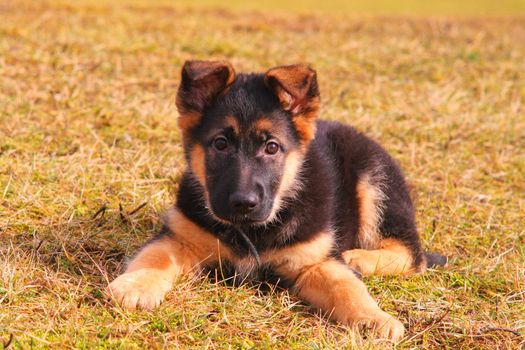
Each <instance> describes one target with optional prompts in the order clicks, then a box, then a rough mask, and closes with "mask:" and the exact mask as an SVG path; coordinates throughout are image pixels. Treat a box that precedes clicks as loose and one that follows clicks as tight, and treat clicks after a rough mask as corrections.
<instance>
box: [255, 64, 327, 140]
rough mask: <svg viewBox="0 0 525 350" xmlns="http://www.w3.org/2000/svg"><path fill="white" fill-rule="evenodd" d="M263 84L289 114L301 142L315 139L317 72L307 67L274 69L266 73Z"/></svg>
mask: <svg viewBox="0 0 525 350" xmlns="http://www.w3.org/2000/svg"><path fill="white" fill-rule="evenodd" d="M264 82H265V84H266V86H268V88H270V90H271V91H272V92H273V93H274V94H275V95H276V96H277V98H279V101H280V103H281V106H282V107H283V109H284V110H285V111H288V112H290V114H291V116H292V121H293V122H294V124H295V126H296V129H297V131H298V132H299V136H300V137H301V139H302V140H304V141H306V142H309V141H310V140H311V139H313V137H314V135H315V119H316V118H317V115H318V113H319V105H320V97H319V88H318V85H317V75H316V73H315V70H313V69H311V68H310V67H308V66H307V65H304V64H294V65H290V66H281V67H275V68H272V69H270V70H269V71H268V72H266V75H265V76H264Z"/></svg>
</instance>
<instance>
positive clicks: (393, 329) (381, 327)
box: [357, 311, 405, 342]
mask: <svg viewBox="0 0 525 350" xmlns="http://www.w3.org/2000/svg"><path fill="white" fill-rule="evenodd" d="M357 323H358V324H360V325H363V324H364V325H366V326H367V327H369V328H371V329H372V331H373V332H375V333H376V334H377V336H378V338H381V339H389V340H391V341H393V342H398V341H399V340H400V339H401V338H403V335H404V334H405V326H403V323H401V322H400V321H399V320H397V319H396V318H394V317H392V316H390V315H389V314H387V313H386V312H384V311H379V312H377V311H376V312H372V313H371V314H369V315H367V316H365V317H364V318H363V319H362V320H359V321H358V322H357Z"/></svg>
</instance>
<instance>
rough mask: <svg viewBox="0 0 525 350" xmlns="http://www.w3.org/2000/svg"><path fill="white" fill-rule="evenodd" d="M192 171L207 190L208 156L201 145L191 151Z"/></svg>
mask: <svg viewBox="0 0 525 350" xmlns="http://www.w3.org/2000/svg"><path fill="white" fill-rule="evenodd" d="M190 152H191V164H190V167H191V171H192V173H193V174H194V175H195V177H196V178H197V180H199V182H200V184H201V185H202V187H204V188H206V156H205V154H204V148H203V147H202V146H201V145H195V146H193V148H192V149H191V151H190Z"/></svg>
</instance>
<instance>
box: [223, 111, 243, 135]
mask: <svg viewBox="0 0 525 350" xmlns="http://www.w3.org/2000/svg"><path fill="white" fill-rule="evenodd" d="M226 124H227V126H229V127H231V128H232V129H233V131H234V132H235V133H236V134H237V135H239V133H240V128H239V122H238V121H237V119H235V117H233V116H231V115H229V116H227V117H226Z"/></svg>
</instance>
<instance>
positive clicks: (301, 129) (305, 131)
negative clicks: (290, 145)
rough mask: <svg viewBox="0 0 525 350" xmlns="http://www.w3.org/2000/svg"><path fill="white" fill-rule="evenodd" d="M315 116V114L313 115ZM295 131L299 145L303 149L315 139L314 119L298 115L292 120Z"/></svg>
mask: <svg viewBox="0 0 525 350" xmlns="http://www.w3.org/2000/svg"><path fill="white" fill-rule="evenodd" d="M315 115H317V113H315ZM292 121H293V123H294V125H295V129H296V130H297V133H298V134H299V138H300V139H301V144H302V146H303V147H304V148H306V146H307V145H308V144H309V143H310V141H312V140H313V139H314V137H315V131H316V124H315V117H313V118H311V117H305V115H299V116H297V117H294V118H293V119H292Z"/></svg>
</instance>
